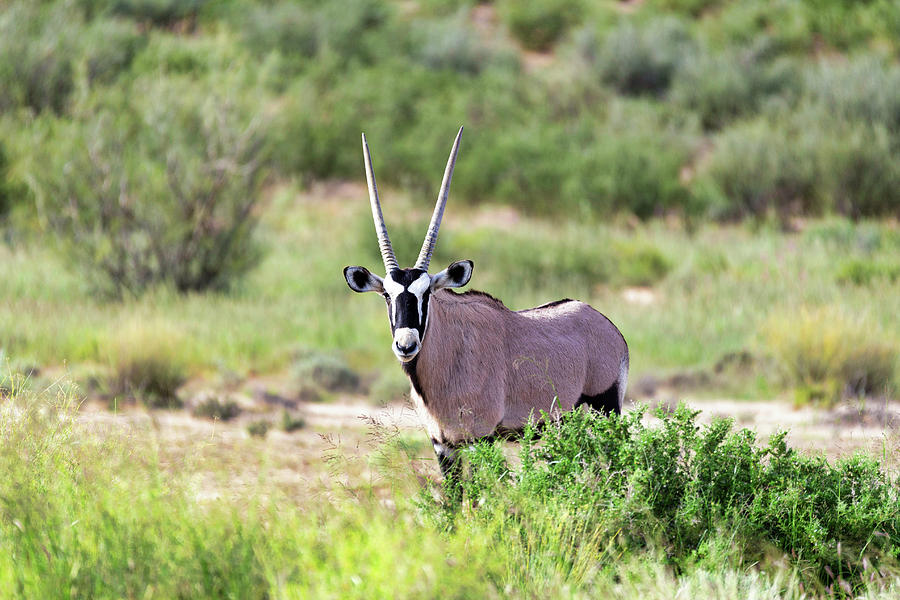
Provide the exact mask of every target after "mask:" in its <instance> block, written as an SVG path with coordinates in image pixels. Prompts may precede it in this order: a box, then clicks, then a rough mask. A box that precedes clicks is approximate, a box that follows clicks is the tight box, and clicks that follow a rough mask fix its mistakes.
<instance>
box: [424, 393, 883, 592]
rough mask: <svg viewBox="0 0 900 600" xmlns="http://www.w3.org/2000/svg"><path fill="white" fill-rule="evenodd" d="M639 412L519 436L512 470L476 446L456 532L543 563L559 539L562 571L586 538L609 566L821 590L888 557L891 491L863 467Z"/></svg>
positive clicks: (691, 416)
mask: <svg viewBox="0 0 900 600" xmlns="http://www.w3.org/2000/svg"><path fill="white" fill-rule="evenodd" d="M644 412H645V410H644V409H643V408H639V409H638V410H635V411H632V412H631V413H629V414H626V415H623V416H617V415H613V416H610V417H605V416H603V415H600V414H599V413H596V412H594V411H582V410H575V411H572V412H569V413H566V414H564V415H562V416H561V418H559V419H558V420H554V421H551V422H549V423H545V424H544V425H543V426H542V427H540V432H541V433H540V436H539V435H538V433H537V431H538V427H537V426H536V425H534V424H532V425H529V426H528V427H526V429H525V432H524V438H523V442H522V446H521V449H520V451H519V460H518V461H516V462H514V463H510V462H509V461H507V460H506V459H505V457H504V455H503V452H502V451H501V448H500V445H499V444H497V443H494V444H486V443H479V444H476V445H475V446H474V447H473V448H472V449H470V450H468V451H467V452H466V456H467V457H468V459H469V461H470V463H471V465H472V476H471V477H470V478H467V479H463V481H462V487H463V491H464V497H465V498H467V499H468V504H467V505H465V506H464V508H463V511H462V512H461V513H459V514H460V517H461V519H460V520H463V519H464V520H465V522H466V523H473V522H474V523H479V524H483V525H485V526H490V527H491V528H492V529H491V530H492V531H503V535H504V537H505V538H507V539H529V540H530V542H531V543H532V544H535V547H540V548H541V549H543V550H545V551H547V550H546V549H547V548H548V546H549V545H551V544H553V541H551V540H554V541H557V542H558V543H559V547H558V548H554V549H558V551H559V553H560V554H554V558H555V559H556V560H558V561H560V562H561V563H562V564H563V565H564V566H565V568H567V569H574V568H576V567H575V566H574V565H572V564H571V562H569V561H570V560H572V559H574V557H575V553H574V552H573V548H574V547H575V546H579V545H580V544H584V543H588V541H587V540H596V544H597V546H598V549H602V548H606V549H607V550H606V552H608V554H609V556H610V560H616V559H615V558H614V557H616V556H628V555H629V554H631V553H635V554H638V553H640V555H646V553H648V552H650V553H652V552H653V551H654V550H655V549H659V551H661V552H663V553H664V555H665V557H666V561H667V563H668V564H670V565H672V567H673V568H675V569H676V570H680V569H683V568H688V567H691V568H701V569H702V568H709V569H721V568H722V565H723V563H725V564H729V565H732V566H733V567H734V568H738V569H740V568H750V566H751V565H755V566H758V565H759V564H760V562H761V561H762V562H767V561H780V560H787V561H789V562H791V563H793V566H794V567H795V569H796V570H795V571H794V572H795V573H797V574H798V576H799V577H801V578H802V579H803V583H804V586H805V587H806V588H807V589H822V588H824V587H825V586H827V585H833V586H834V587H835V588H837V586H838V584H839V583H840V586H841V587H844V586H847V585H849V586H851V588H852V587H853V586H862V585H864V583H865V581H866V580H867V578H869V577H878V574H877V573H878V569H879V568H887V569H890V568H892V566H893V565H895V564H896V561H897V560H898V558H900V495H898V494H900V487H898V486H897V482H896V481H894V480H892V478H891V476H890V475H889V474H888V473H886V472H885V469H884V467H883V466H882V465H880V464H879V463H878V462H877V461H876V460H875V459H873V458H870V457H867V456H864V455H856V456H854V457H850V458H844V459H842V460H840V461H838V462H836V463H835V464H833V465H832V464H830V463H828V462H827V461H826V460H825V459H824V458H823V457H820V456H811V457H810V456H805V455H803V454H799V453H797V452H795V451H794V450H792V449H791V448H789V447H788V446H787V444H786V442H785V438H786V435H787V434H786V432H781V433H777V434H775V435H774V436H772V437H771V438H770V439H769V441H768V443H767V444H765V445H760V444H758V443H757V439H756V434H755V433H754V432H752V431H750V430H747V429H742V430H739V431H735V430H733V429H732V422H731V421H730V420H717V421H714V422H713V423H712V424H710V425H705V426H701V425H700V424H698V423H697V422H696V419H697V414H698V413H697V412H695V411H691V410H688V409H687V408H686V407H684V406H679V407H678V409H677V410H675V411H674V413H672V414H666V413H665V412H663V411H658V412H657V413H656V417H657V418H658V419H659V424H658V425H656V426H652V427H651V426H648V425H645V424H644V422H643V419H644V416H645V415H644ZM546 420H547V419H546V415H545V421H546ZM539 437H540V443H538V438H539ZM423 502H424V504H425V506H426V508H428V509H430V514H434V513H438V514H440V510H441V509H440V506H438V505H436V504H435V503H434V501H433V500H430V499H426V500H424V501H423ZM453 518H454V517H453V516H451V517H450V519H451V522H452V519H453ZM547 522H550V523H554V524H555V525H556V527H555V528H554V529H552V531H546V532H545V536H543V537H542V536H541V534H540V532H539V531H536V530H535V524H536V523H547ZM563 523H564V524H565V527H561V524H563ZM588 532H589V533H588ZM520 536H521V537H520ZM576 540H577V541H576ZM591 543H593V542H591ZM525 551H526V552H527V548H526V549H525ZM773 552H777V553H778V555H777V556H772V554H771V553H773ZM535 556H537V555H535ZM845 589H847V588H845Z"/></svg>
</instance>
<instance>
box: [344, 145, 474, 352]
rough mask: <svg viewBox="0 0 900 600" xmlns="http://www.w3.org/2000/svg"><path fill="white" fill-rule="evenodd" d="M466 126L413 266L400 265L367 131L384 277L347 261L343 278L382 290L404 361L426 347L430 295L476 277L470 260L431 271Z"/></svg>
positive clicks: (395, 346)
mask: <svg viewBox="0 0 900 600" xmlns="http://www.w3.org/2000/svg"><path fill="white" fill-rule="evenodd" d="M462 131H463V130H462V127H460V128H459V133H457V134H456V140H455V141H454V142H453V149H452V150H451V151H450V158H449V159H448V160H447V168H446V169H445V170H444V179H443V182H442V183H441V191H440V193H439V194H438V199H437V203H436V204H435V206H434V213H433V214H432V215H431V223H430V224H429V226H428V232H427V233H426V234H425V241H424V242H423V243H422V250H421V251H420V252H419V258H418V259H417V260H416V264H415V265H414V266H413V267H412V268H410V269H401V268H400V265H399V264H398V263H397V258H396V257H395V256H394V249H393V248H392V247H391V240H390V238H389V237H388V232H387V226H386V225H385V223H384V215H382V213H381V203H380V202H379V201H378V188H377V187H376V186H375V172H374V171H373V170H372V157H371V156H370V155H369V145H368V144H367V143H366V134H363V136H362V145H363V160H364V162H365V164H366V182H367V183H368V185H369V203H370V204H371V205H372V219H373V220H374V221H375V233H376V235H377V236H378V247H379V248H380V249H381V258H382V260H383V261H384V270H385V275H384V277H379V276H377V275H375V274H374V273H371V272H370V271H369V270H368V269H366V268H365V267H344V278H345V279H346V280H347V285H349V286H350V289H351V290H353V291H354V292H378V293H379V294H381V295H382V296H383V297H384V301H385V302H386V303H387V312H388V320H389V322H390V325H391V333H392V334H393V341H392V342H391V350H393V352H394V354H395V355H396V356H397V358H398V359H399V360H400V362H403V363H407V362H409V361H411V360H413V359H414V358H415V357H416V355H417V354H418V353H419V350H421V349H422V344H423V343H424V341H425V334H426V332H427V331H428V301H429V299H430V297H431V294H432V293H433V292H435V291H437V290H439V289H441V288H455V287H461V286H464V285H466V284H467V283H468V282H469V279H470V278H471V277H472V267H473V264H472V261H471V260H461V261H457V262H454V263H452V264H451V265H450V266H449V267H447V268H446V269H444V270H443V271H441V272H439V273H435V274H434V275H431V274H429V273H428V265H429V263H430V262H431V254H432V253H433V252H434V247H435V245H436V244H437V237H438V230H439V229H440V227H441V217H442V216H443V215H444V207H445V206H446V204H447V197H448V196H449V195H450V179H451V178H452V177H453V165H454V164H455V163H456V154H457V151H458V150H459V141H460V139H461V138H462Z"/></svg>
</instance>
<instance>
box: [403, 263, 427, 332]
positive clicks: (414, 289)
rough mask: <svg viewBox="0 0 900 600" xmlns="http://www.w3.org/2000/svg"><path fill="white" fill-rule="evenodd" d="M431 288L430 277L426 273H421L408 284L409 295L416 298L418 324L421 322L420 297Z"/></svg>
mask: <svg viewBox="0 0 900 600" xmlns="http://www.w3.org/2000/svg"><path fill="white" fill-rule="evenodd" d="M430 287H431V277H430V276H429V275H428V273H422V274H421V275H419V278H418V279H416V280H415V281H413V282H412V283H411V284H409V288H408V289H409V293H411V294H412V295H414V296H415V297H416V300H417V301H418V306H419V323H421V322H422V297H423V296H424V295H425V292H427V291H428V288H430Z"/></svg>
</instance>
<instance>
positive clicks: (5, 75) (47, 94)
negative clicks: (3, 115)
mask: <svg viewBox="0 0 900 600" xmlns="http://www.w3.org/2000/svg"><path fill="white" fill-rule="evenodd" d="M70 20H77V15H76V14H73V13H72V11H68V10H66V9H65V8H64V7H62V6H59V5H57V6H47V7H44V6H41V5H40V4H37V3H27V2H16V3H13V4H11V5H10V6H9V7H8V8H4V9H3V10H0V112H6V111H9V110H12V109H14V108H18V107H27V108H30V109H31V110H33V111H35V112H42V111H47V110H49V111H54V112H57V113H62V112H64V111H65V109H66V107H67V106H68V102H69V96H70V95H71V93H72V90H73V89H74V86H75V82H74V66H73V59H74V58H75V57H76V56H77V53H76V49H77V42H76V40H75V38H74V35H73V33H74V31H73V29H72V28H71V27H69V22H70Z"/></svg>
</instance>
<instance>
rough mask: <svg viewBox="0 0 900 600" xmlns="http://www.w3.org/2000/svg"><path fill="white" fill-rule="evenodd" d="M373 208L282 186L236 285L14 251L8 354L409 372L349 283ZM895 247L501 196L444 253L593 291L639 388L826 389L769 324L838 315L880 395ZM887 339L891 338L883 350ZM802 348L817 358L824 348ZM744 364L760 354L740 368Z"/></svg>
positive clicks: (407, 252) (423, 213) (513, 299)
mask: <svg viewBox="0 0 900 600" xmlns="http://www.w3.org/2000/svg"><path fill="white" fill-rule="evenodd" d="M459 176H460V177H464V176H465V173H464V172H460V173H459ZM384 196H385V200H384V203H385V207H386V208H385V210H386V211H387V213H388V219H389V224H390V226H391V233H392V237H393V238H394V240H395V242H394V243H395V246H396V249H397V252H398V253H399V256H401V257H407V258H405V259H401V260H411V257H413V256H414V255H415V253H416V251H417V246H418V245H419V237H420V236H421V235H422V232H423V231H424V229H425V225H426V224H427V218H428V211H429V209H430V207H429V204H430V202H429V201H428V199H427V198H424V197H421V198H419V197H417V198H416V200H417V203H414V202H413V199H412V198H409V197H406V196H404V195H403V194H398V193H392V191H391V190H386V191H385V192H384ZM367 213H368V206H367V202H366V200H365V190H364V189H363V188H361V187H360V186H357V185H352V186H348V185H344V186H339V187H322V188H317V189H316V190H315V191H313V192H298V191H297V190H295V189H294V188H293V187H283V188H278V189H276V190H273V191H272V192H271V200H270V203H269V205H268V206H267V208H266V211H265V215H264V216H263V222H262V227H263V229H264V231H265V235H264V239H266V241H267V246H268V252H267V255H266V258H265V259H264V261H263V263H262V264H261V265H260V267H259V269H257V270H256V271H254V272H253V273H252V274H251V275H250V276H249V277H248V278H247V280H246V281H244V282H243V283H242V284H241V286H240V287H239V288H238V289H236V290H235V291H233V292H231V293H226V294H222V293H207V294H188V295H182V294H178V293H176V292H174V291H167V290H166V289H161V290H157V291H156V292H154V293H152V294H149V295H145V296H143V297H141V298H133V299H126V300H124V301H118V300H105V299H103V298H102V297H99V298H98V296H97V295H95V294H92V293H91V291H90V288H89V287H88V284H87V283H86V282H85V281H84V280H83V279H82V278H80V277H79V274H78V272H77V271H72V270H71V269H69V268H67V267H66V265H65V263H63V262H61V261H60V259H58V258H57V257H56V255H55V254H53V253H51V252H49V251H48V249H46V248H45V247H43V245H42V244H20V245H18V246H17V247H15V248H10V247H0V252H2V253H3V262H4V264H5V265H7V267H8V268H4V269H3V270H2V272H0V302H2V303H3V306H4V307H5V310H4V311H3V312H2V313H0V337H2V339H3V340H5V343H4V351H5V353H6V355H7V356H8V357H10V358H11V359H12V360H14V362H15V363H16V364H18V365H20V366H42V367H59V366H63V365H66V366H68V368H69V369H70V370H71V371H72V373H73V376H75V377H76V379H78V378H79V377H81V376H82V375H83V376H84V377H95V378H96V377H100V378H101V379H102V378H103V377H104V376H110V375H111V370H112V371H115V369H116V368H117V366H118V365H120V364H121V361H120V360H119V358H120V357H121V355H122V354H123V352H124V351H123V348H125V347H139V348H143V351H144V352H145V353H146V354H147V357H146V360H147V361H150V360H151V359H158V361H160V362H162V363H166V364H171V365H173V367H172V368H173V369H178V370H179V371H180V372H181V373H182V375H183V377H184V378H189V377H194V376H204V377H209V378H216V377H219V378H223V377H224V378H228V377H232V378H233V377H237V378H243V377H247V376H248V375H255V374H260V373H263V374H265V373H284V374H287V375H289V374H290V373H291V370H292V367H293V365H295V364H296V363H297V362H298V361H302V360H303V359H305V358H308V357H309V356H310V355H324V356H327V355H333V356H336V357H338V358H339V359H341V360H344V361H346V363H347V364H349V366H350V368H352V369H353V370H355V371H357V372H359V373H360V374H361V375H362V376H363V378H364V379H367V380H369V381H371V380H372V379H373V378H377V377H378V376H380V375H381V374H383V373H388V375H387V376H388V377H390V376H391V375H395V373H394V372H395V371H398V370H397V369H396V368H394V365H393V359H392V355H391V353H390V351H389V348H388V345H389V335H388V326H387V323H386V322H385V317H384V314H383V307H382V306H381V302H380V301H379V300H377V299H373V298H369V297H361V296H357V295H355V294H353V293H352V292H350V291H349V290H348V289H347V288H346V284H345V283H344V281H343V279H342V276H341V270H342V268H343V267H344V266H345V265H348V264H363V265H366V266H369V267H372V268H375V267H377V266H378V265H379V262H380V257H378V254H377V245H376V244H375V243H374V241H373V240H374V235H373V234H372V232H371V231H370V229H371V222H370V216H369V215H368V214H367ZM526 247H527V248H532V249H533V251H530V252H525V251H523V248H526ZM898 252H900V230H898V229H897V228H896V226H895V225H891V224H879V223H877V222H870V223H859V224H853V223H851V222H848V221H844V220H826V221H806V222H803V223H802V225H801V230H800V231H799V232H794V233H782V232H780V231H779V230H777V229H769V228H754V227H745V226H731V227H721V226H709V227H705V226H704V227H700V228H699V229H698V230H697V231H694V232H691V233H687V232H685V231H684V230H683V229H682V228H681V227H679V226H677V225H673V226H669V225H666V224H665V223H655V224H651V225H638V226H636V227H625V226H623V225H622V224H620V225H614V224H613V225H610V224H605V223H601V222H592V221H587V222H559V221H556V220H549V219H540V218H534V217H527V216H524V215H520V214H517V213H514V212H512V211H509V210H508V209H503V208H501V207H491V206H484V207H481V208H478V209H471V208H467V207H464V206H451V207H450V210H449V211H448V214H447V217H446V223H445V225H444V227H443V230H442V237H441V240H440V243H439V245H438V248H437V254H436V257H435V264H444V263H449V262H450V261H452V260H456V259H460V258H470V259H472V260H474V261H475V265H476V268H475V275H474V277H473V283H472V287H473V288H475V289H482V290H485V291H488V292H489V293H491V294H493V295H495V296H497V297H498V298H500V299H501V300H503V301H504V302H505V303H506V304H507V305H508V306H510V307H511V308H513V309H521V308H527V307H529V306H534V305H536V304H540V303H544V302H548V301H551V300H554V299H558V298H560V297H574V298H578V299H582V300H584V301H586V302H589V303H591V304H592V305H593V306H595V307H597V308H598V309H599V310H601V311H603V312H604V313H605V314H607V315H608V316H609V317H610V318H611V319H612V320H613V321H614V322H615V323H617V324H618V326H619V327H620V329H621V330H622V331H623V332H624V334H625V337H626V339H627V340H628V342H629V344H630V347H631V354H632V357H633V362H632V365H633V366H632V368H633V373H634V374H635V376H634V377H633V378H632V381H633V382H637V381H639V380H640V379H641V377H642V376H645V375H646V376H654V377H657V378H660V377H663V378H664V377H667V376H670V375H673V374H678V373H686V372H691V373H694V374H695V375H698V376H699V377H701V378H702V373H707V374H708V375H710V377H708V378H707V379H708V381H706V380H704V381H706V383H705V385H704V386H701V387H707V388H709V389H711V390H713V391H715V392H718V393H723V392H725V393H728V394H738V395H742V396H748V397H758V396H763V397H771V396H773V395H775V394H778V393H780V392H782V391H784V390H785V389H790V388H791V387H792V386H793V385H794V384H804V383H810V384H812V383H821V382H817V381H804V380H803V378H802V375H803V374H802V373H799V374H798V373H796V372H792V371H791V368H790V367H789V366H785V365H782V366H785V368H779V366H778V364H777V363H779V362H781V361H782V359H783V353H784V352H790V353H795V352H796V350H794V349H789V348H790V344H791V343H792V340H791V339H790V332H789V328H781V331H782V332H783V333H781V334H778V335H773V334H772V331H773V328H774V329H778V328H777V327H775V325H774V324H778V323H781V322H782V321H784V320H787V321H791V322H793V323H797V322H799V321H800V320H802V319H803V318H804V315H807V317H808V318H813V317H814V316H815V315H812V316H810V314H811V311H812V313H815V311H819V312H820V313H821V311H825V313H826V318H825V321H826V322H824V323H823V324H822V328H824V329H826V330H827V331H826V332H825V333H823V335H827V336H830V337H833V338H836V339H835V342H834V343H836V344H839V345H840V344H847V345H860V346H861V348H860V351H865V350H866V348H874V350H873V351H872V352H874V353H875V358H873V359H872V360H873V361H880V362H879V364H882V363H887V365H888V366H887V367H886V368H887V369H888V373H887V374H886V375H885V374H882V375H880V379H879V380H878V381H873V382H872V385H871V387H870V389H869V390H868V391H870V392H874V393H876V395H877V394H882V393H891V392H892V390H893V389H894V388H893V387H892V386H893V385H894V383H893V382H894V381H896V379H895V374H896V370H895V369H896V364H895V363H894V358H895V356H896V348H897V343H898V339H900V329H898V322H897V320H896V318H895V317H896V315H897V314H898V313H900V277H897V276H896V275H895V273H896V270H897V269H898V268H900V262H898V259H897V256H898ZM860 265H862V266H863V268H862V270H860ZM867 265H871V267H868V266H867ZM866 269H870V270H866ZM873 269H874V270H873ZM879 269H880V270H879ZM817 314H818V313H817ZM813 327H814V328H816V329H817V330H820V329H822V328H819V327H816V326H815V324H813ZM857 331H865V332H866V333H865V334H859V333H857ZM161 339H164V340H167V341H165V342H162V341H160V340H161ZM879 348H887V349H888V351H887V354H886V355H885V356H883V357H881V358H879V356H880V355H878V349H879ZM891 348H893V349H895V350H894V354H893V355H892V354H891V353H890V351H889V350H890V349H891ZM804 352H805V353H806V354H809V355H810V356H808V357H806V358H808V359H809V360H817V356H816V353H817V352H819V350H817V349H816V348H807V349H806V350H805V351H804ZM738 358H739V359H740V360H743V361H744V362H745V363H747V364H745V365H743V366H742V367H740V368H736V369H729V365H730V363H731V362H733V361H734V360H736V359H738ZM818 358H821V357H818ZM822 360H825V359H822ZM847 360H850V359H847ZM717 366H718V369H717ZM873 368H874V367H873ZM823 369H825V371H826V372H825V373H823V374H821V375H820V376H817V377H821V378H822V379H823V381H824V379H828V378H831V377H841V376H842V375H841V373H840V372H839V371H840V367H839V366H835V365H825V366H824V367H823ZM716 370H718V371H719V374H718V375H719V376H718V377H716V376H715V375H716ZM82 371H83V372H82ZM51 372H54V373H55V372H57V371H55V370H51ZM796 377H800V379H796ZM792 378H793V379H792ZM82 382H83V380H82Z"/></svg>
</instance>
